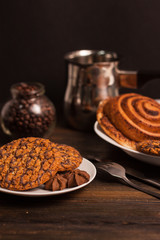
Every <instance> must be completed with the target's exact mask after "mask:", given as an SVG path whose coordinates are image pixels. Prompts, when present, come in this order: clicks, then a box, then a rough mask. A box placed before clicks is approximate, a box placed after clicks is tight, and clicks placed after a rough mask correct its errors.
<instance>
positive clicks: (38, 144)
mask: <svg viewBox="0 0 160 240" xmlns="http://www.w3.org/2000/svg"><path fill="white" fill-rule="evenodd" d="M55 146H56V144H55V143H53V142H51V141H50V140H48V139H43V138H34V137H28V138H20V139H17V140H14V141H12V142H10V143H7V144H5V145H4V146H2V147H1V148H0V187H2V188H7V189H10V190H20V191H21V190H28V189H32V188H35V187H38V186H40V185H41V184H43V183H45V182H46V181H48V180H49V179H50V178H51V177H53V176H54V175H55V174H56V172H57V171H58V166H59V158H58V157H55V156H54V153H55V151H54V149H55Z"/></svg>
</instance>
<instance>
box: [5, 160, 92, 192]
mask: <svg viewBox="0 0 160 240" xmlns="http://www.w3.org/2000/svg"><path fill="white" fill-rule="evenodd" d="M78 169H80V170H84V171H86V172H87V173H88V174H89V175H90V180H89V181H88V182H86V183H84V184H82V185H80V186H77V187H73V188H65V189H63V190H59V191H50V190H45V189H44V186H43V185H42V186H41V187H38V188H34V189H32V190H28V191H11V190H8V189H5V188H0V192H4V193H9V194H13V195H20V196H26V197H44V196H51V195H59V194H64V193H68V192H72V191H75V190H78V189H80V188H83V187H85V186H86V185H88V184H89V183H90V182H92V181H93V179H94V178H95V176H96V168H95V166H94V165H93V164H92V163H91V162H90V161H88V160H87V159H85V158H83V161H82V163H81V164H80V166H79V167H78Z"/></svg>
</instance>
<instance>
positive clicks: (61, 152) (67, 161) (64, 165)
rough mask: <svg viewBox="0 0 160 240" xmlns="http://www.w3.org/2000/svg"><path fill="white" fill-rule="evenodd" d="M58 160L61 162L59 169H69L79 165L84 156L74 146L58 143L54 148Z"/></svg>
mask: <svg viewBox="0 0 160 240" xmlns="http://www.w3.org/2000/svg"><path fill="white" fill-rule="evenodd" d="M54 151H55V152H54V156H55V159H56V161H57V160H58V161H59V162H60V164H59V167H58V171H69V170H74V169H75V168H77V167H79V165H80V164H81V162H82V156H81V155H80V153H79V152H78V151H77V150H76V149H75V148H73V147H71V146H68V145H65V144H57V145H56V147H55V150H54Z"/></svg>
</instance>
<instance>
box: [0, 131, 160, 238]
mask: <svg viewBox="0 0 160 240" xmlns="http://www.w3.org/2000/svg"><path fill="white" fill-rule="evenodd" d="M50 138H51V139H52V140H53V141H56V142H59V143H66V144H68V145H71V146H73V147H76V148H77V149H78V150H79V151H80V152H81V154H82V156H84V157H87V156H92V157H99V158H101V159H102V160H104V161H108V160H109V159H110V160H114V161H117V160H118V161H119V162H120V163H123V164H124V165H125V166H126V167H128V168H131V169H134V168H136V169H139V170H142V169H143V170H144V171H146V172H149V171H152V172H154V173H155V174H156V175H157V176H158V174H159V172H160V171H159V170H160V169H159V168H157V167H153V166H148V165H147V164H143V163H140V162H139V161H137V160H135V159H132V158H131V157H129V156H127V155H126V154H125V153H124V152H122V151H121V150H119V149H117V148H116V147H114V146H111V145H110V144H108V143H106V142H105V141H103V140H102V139H100V138H99V137H98V136H96V134H95V133H94V132H92V133H83V132H78V131H75V130H70V129H68V128H65V127H56V129H55V131H54V132H53V134H52V136H50ZM3 139H4V138H3V136H2V137H1V144H3ZM139 184H140V185H143V184H142V183H139ZM143 186H144V185H143ZM145 187H146V188H150V187H149V186H145ZM156 191H159V190H156ZM159 234H160V200H158V199H156V198H154V197H151V196H149V195H147V194H145V193H142V192H139V191H137V190H135V189H133V188H130V187H128V186H126V185H124V184H122V183H120V182H118V181H117V180H115V179H113V178H112V177H109V176H107V175H102V174H101V173H99V172H98V174H97V176H96V178H95V180H94V181H93V182H92V183H91V184H89V185H88V186H86V187H85V188H82V189H80V190H78V191H75V192H71V193H67V194H64V195H59V196H50V197H41V198H27V197H18V196H13V195H7V194H4V193H0V239H4V240H6V239H16V240H19V239H31V240H32V239H57V240H58V239H59V240H61V239H71V240H72V239H80V240H81V239H83V240H85V239H87V240H88V239H89V240H90V239H92V240H93V239H95V240H96V239H97V240H99V239H110V240H115V239H116V240H117V239H123V240H126V239H131V240H132V239H136V240H143V239H145V240H146V239H151V240H152V239H154V240H156V239H159Z"/></svg>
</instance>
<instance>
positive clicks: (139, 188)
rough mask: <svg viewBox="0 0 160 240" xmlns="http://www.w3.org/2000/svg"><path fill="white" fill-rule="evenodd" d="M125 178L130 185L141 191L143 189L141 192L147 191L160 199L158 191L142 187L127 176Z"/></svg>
mask: <svg viewBox="0 0 160 240" xmlns="http://www.w3.org/2000/svg"><path fill="white" fill-rule="evenodd" d="M123 180H124V181H125V182H126V183H127V184H128V185H130V186H131V187H133V188H135V189H137V190H139V191H141V192H144V193H147V194H149V195H151V196H153V197H156V198H158V199H160V194H159V193H156V192H153V191H150V190H147V189H145V188H142V187H140V186H138V185H136V184H135V183H133V182H131V181H130V180H129V179H128V178H127V177H124V178H123Z"/></svg>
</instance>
